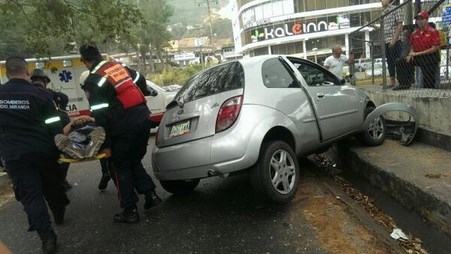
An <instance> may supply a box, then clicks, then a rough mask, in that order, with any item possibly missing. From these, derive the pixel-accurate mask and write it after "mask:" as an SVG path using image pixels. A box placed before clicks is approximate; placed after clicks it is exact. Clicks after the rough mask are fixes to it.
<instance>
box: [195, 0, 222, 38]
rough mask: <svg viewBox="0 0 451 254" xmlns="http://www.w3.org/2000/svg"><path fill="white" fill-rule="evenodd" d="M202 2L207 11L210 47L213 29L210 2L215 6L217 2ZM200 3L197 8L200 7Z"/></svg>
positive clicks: (208, 0) (215, 0) (210, 0)
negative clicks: (205, 5)
mask: <svg viewBox="0 0 451 254" xmlns="http://www.w3.org/2000/svg"><path fill="white" fill-rule="evenodd" d="M202 2H204V3H206V4H207V10H208V25H209V30H210V34H209V40H210V45H212V43H213V41H212V40H213V29H212V25H211V5H210V3H211V2H215V3H216V4H218V1H217V0H202ZM200 5H201V3H198V4H197V6H200Z"/></svg>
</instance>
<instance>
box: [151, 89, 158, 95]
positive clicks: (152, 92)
mask: <svg viewBox="0 0 451 254" xmlns="http://www.w3.org/2000/svg"><path fill="white" fill-rule="evenodd" d="M149 90H150V91H149V92H150V94H149V96H152V97H155V96H157V95H158V92H157V91H155V90H153V89H149Z"/></svg>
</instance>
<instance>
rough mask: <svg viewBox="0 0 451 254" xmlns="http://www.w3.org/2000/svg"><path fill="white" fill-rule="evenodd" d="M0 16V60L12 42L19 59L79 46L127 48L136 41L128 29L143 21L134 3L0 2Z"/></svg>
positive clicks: (115, 0) (111, 0)
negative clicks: (0, 31) (91, 43)
mask: <svg viewBox="0 0 451 254" xmlns="http://www.w3.org/2000/svg"><path fill="white" fill-rule="evenodd" d="M0 12H1V16H0V23H1V28H2V33H3V36H1V37H0V56H2V58H4V57H3V56H4V55H6V54H8V55H9V54H11V51H9V52H8V51H6V50H7V49H8V48H10V46H9V44H10V43H11V42H12V41H14V42H15V43H16V45H15V48H17V49H18V50H16V52H17V53H18V54H20V55H23V56H30V55H31V56H49V55H51V54H54V53H57V54H64V53H70V52H71V51H74V45H75V43H78V45H79V44H81V43H83V42H96V43H97V44H100V46H101V47H102V50H103V51H109V50H111V49H115V48H118V47H122V48H126V47H130V45H136V41H137V39H136V36H134V35H133V34H132V33H131V32H132V31H133V29H131V28H135V27H136V25H137V24H140V23H142V22H143V20H144V17H143V15H142V13H141V11H140V10H139V8H138V7H137V6H136V0H125V1H124V0H15V1H0ZM15 31H18V32H17V33H16V32H15ZM5 34H6V35H7V36H5ZM7 45H8V46H7ZM75 50H76V49H75Z"/></svg>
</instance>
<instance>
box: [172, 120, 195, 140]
mask: <svg viewBox="0 0 451 254" xmlns="http://www.w3.org/2000/svg"><path fill="white" fill-rule="evenodd" d="M190 125H191V122H190V121H185V122H180V123H177V124H174V125H172V127H171V132H170V133H169V137H170V138H173V137H178V136H182V135H186V134H189V133H190Z"/></svg>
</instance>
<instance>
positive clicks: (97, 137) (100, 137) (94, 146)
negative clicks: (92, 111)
mask: <svg viewBox="0 0 451 254" xmlns="http://www.w3.org/2000/svg"><path fill="white" fill-rule="evenodd" d="M88 138H90V139H91V140H90V141H89V144H87V145H86V148H85V157H86V158H91V157H94V156H96V155H97V153H98V152H99V149H100V147H101V146H102V144H103V141H105V130H104V129H103V128H102V127H101V126H97V127H95V128H94V130H92V131H91V132H90V133H89V134H88Z"/></svg>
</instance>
